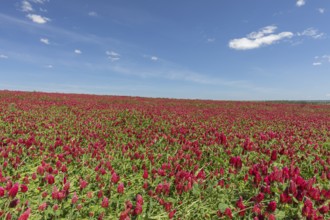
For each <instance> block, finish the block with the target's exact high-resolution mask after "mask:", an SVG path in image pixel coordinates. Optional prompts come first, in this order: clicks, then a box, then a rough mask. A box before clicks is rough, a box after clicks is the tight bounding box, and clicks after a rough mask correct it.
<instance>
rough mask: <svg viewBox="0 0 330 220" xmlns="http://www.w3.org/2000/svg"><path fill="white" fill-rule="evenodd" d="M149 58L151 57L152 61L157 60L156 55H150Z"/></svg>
mask: <svg viewBox="0 0 330 220" xmlns="http://www.w3.org/2000/svg"><path fill="white" fill-rule="evenodd" d="M150 59H151V60H152V61H157V60H158V57H156V56H152V57H151V58H150Z"/></svg>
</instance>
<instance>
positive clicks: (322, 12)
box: [317, 8, 325, 14]
mask: <svg viewBox="0 0 330 220" xmlns="http://www.w3.org/2000/svg"><path fill="white" fill-rule="evenodd" d="M317 10H318V11H319V12H320V13H321V14H324V12H325V9H324V8H318V9H317Z"/></svg>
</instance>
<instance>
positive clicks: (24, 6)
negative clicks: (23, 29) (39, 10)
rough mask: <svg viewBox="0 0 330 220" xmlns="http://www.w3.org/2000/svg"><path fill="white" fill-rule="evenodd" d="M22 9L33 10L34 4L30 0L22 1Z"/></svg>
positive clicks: (25, 10)
mask: <svg viewBox="0 0 330 220" xmlns="http://www.w3.org/2000/svg"><path fill="white" fill-rule="evenodd" d="M21 9H22V11H24V12H30V11H33V8H32V5H31V4H30V2H28V1H26V0H24V1H22V7H21Z"/></svg>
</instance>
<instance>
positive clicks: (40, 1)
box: [30, 0, 49, 4]
mask: <svg viewBox="0 0 330 220" xmlns="http://www.w3.org/2000/svg"><path fill="white" fill-rule="evenodd" d="M30 1H31V2H33V3H36V4H44V3H45V2H49V0H30Z"/></svg>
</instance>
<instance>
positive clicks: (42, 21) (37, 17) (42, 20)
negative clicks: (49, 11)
mask: <svg viewBox="0 0 330 220" xmlns="http://www.w3.org/2000/svg"><path fill="white" fill-rule="evenodd" d="M26 17H28V18H29V19H31V20H32V21H33V22H34V23H38V24H45V23H47V22H48V21H50V19H49V18H46V17H42V16H41V15H36V14H28V15H27V16H26Z"/></svg>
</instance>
